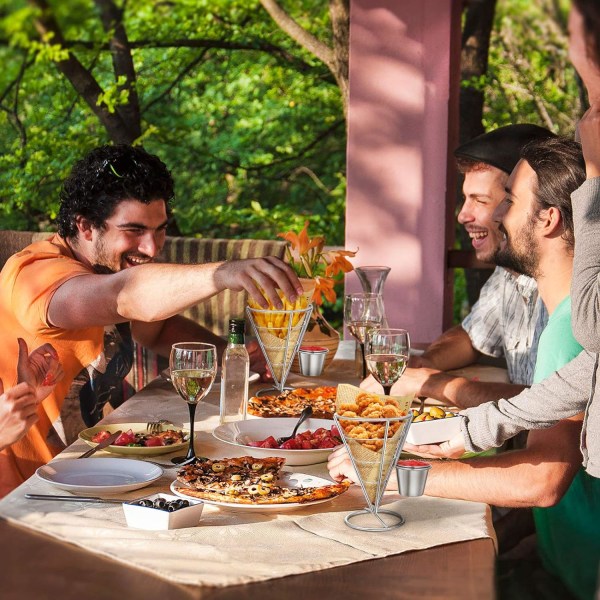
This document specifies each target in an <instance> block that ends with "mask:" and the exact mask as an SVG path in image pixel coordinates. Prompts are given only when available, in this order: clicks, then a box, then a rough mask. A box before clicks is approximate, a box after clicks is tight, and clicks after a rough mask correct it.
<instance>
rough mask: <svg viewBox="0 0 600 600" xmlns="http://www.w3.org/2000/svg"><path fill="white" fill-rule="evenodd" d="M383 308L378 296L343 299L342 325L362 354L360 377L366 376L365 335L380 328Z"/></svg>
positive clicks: (362, 295) (358, 296)
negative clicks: (354, 340) (352, 337)
mask: <svg viewBox="0 0 600 600" xmlns="http://www.w3.org/2000/svg"><path fill="white" fill-rule="evenodd" d="M382 319H383V306H382V304H381V296H379V294H370V293H366V292H363V293H358V294H346V296H345V297H344V323H345V325H346V327H347V328H348V331H349V332H350V333H351V334H352V335H353V336H354V337H355V338H356V341H357V342H358V343H359V345H360V351H361V354H362V377H363V379H364V378H365V377H366V376H367V367H366V363H365V342H366V339H367V334H368V333H369V332H370V331H373V330H374V329H379V328H380V327H381V321H382Z"/></svg>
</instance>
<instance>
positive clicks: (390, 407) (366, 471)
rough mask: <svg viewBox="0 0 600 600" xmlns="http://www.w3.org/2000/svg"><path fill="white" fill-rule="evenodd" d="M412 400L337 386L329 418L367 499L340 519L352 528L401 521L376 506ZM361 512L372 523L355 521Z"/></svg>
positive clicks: (395, 456)
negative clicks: (333, 422)
mask: <svg viewBox="0 0 600 600" xmlns="http://www.w3.org/2000/svg"><path fill="white" fill-rule="evenodd" d="M412 399H413V397H412V396H393V397H392V396H383V395H381V394H372V393H369V392H365V391H364V390H361V389H360V388H357V387H355V386H352V385H348V384H340V385H339V386H338V391H337V397H336V412H335V414H334V416H333V418H334V420H335V422H336V425H337V426H338V429H339V432H340V434H341V436H342V440H343V442H344V445H345V446H346V449H347V451H348V454H349V456H350V459H351V461H352V465H353V466H354V470H355V471H356V474H357V476H358V480H359V483H360V486H361V487H362V490H363V493H364V495H365V499H366V501H367V507H366V508H364V509H362V510H358V511H354V512H352V513H350V514H349V515H347V516H346V517H345V519H344V521H345V522H346V524H347V525H348V526H350V527H352V528H354V529H360V530H362V531H387V530H389V529H392V528H394V527H398V526H400V525H402V524H403V523H404V518H403V517H402V516H401V515H400V514H398V513H397V512H394V511H391V510H385V509H382V508H380V505H381V500H382V497H383V492H384V491H385V488H386V485H387V482H388V480H389V478H390V475H391V474H392V471H393V470H394V468H395V465H396V463H397V462H398V457H399V456H400V452H401V451H402V447H403V446H404V441H405V439H406V435H407V434H408V429H409V427H410V423H411V421H412V414H411V413H410V411H409V407H410V404H411V402H412ZM364 515H372V516H373V517H375V519H376V522H375V523H376V524H375V526H369V525H359V524H357V522H356V521H357V518H358V517H359V516H364ZM386 515H387V518H386ZM390 517H391V518H390ZM353 519H354V522H353Z"/></svg>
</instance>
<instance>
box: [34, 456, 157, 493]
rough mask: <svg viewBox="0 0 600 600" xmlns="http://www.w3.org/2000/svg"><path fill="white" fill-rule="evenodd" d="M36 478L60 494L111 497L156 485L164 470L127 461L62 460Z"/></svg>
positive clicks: (55, 462) (45, 466) (140, 461)
mask: <svg viewBox="0 0 600 600" xmlns="http://www.w3.org/2000/svg"><path fill="white" fill-rule="evenodd" d="M35 474H36V475H37V476H38V477H39V478H40V479H41V480H43V481H45V482H46V483H49V484H51V485H53V486H55V487H57V488H60V489H62V490H69V491H70V492H81V493H83V494H88V493H100V492H103V493H106V494H110V493H113V492H128V491H131V490H137V489H140V488H143V487H146V486H147V485H149V484H151V483H152V482H153V481H156V480H157V479H158V478H159V477H160V476H161V475H162V474H163V470H162V469H161V468H160V467H158V466H157V465H153V464H150V463H146V462H144V461H142V460H131V459H128V458H65V459H63V460H55V461H53V462H50V463H48V464H47V465H44V466H43V467H40V468H39V469H38V470H37V471H36V472H35Z"/></svg>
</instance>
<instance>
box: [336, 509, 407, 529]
mask: <svg viewBox="0 0 600 600" xmlns="http://www.w3.org/2000/svg"><path fill="white" fill-rule="evenodd" d="M381 513H385V514H386V515H390V516H392V517H393V519H392V522H391V523H386V521H385V520H384V519H382V518H381V517H380V514H381ZM360 515H373V516H374V517H376V518H377V519H378V520H379V522H380V523H381V527H364V526H362V525H356V524H355V523H351V522H350V521H351V519H353V518H354V517H358V516H360ZM344 522H345V523H346V525H348V527H352V529H358V530H360V531H389V530H390V529H394V528H396V527H400V525H404V517H403V516H402V515H400V514H398V513H397V512H394V511H393V510H385V509H383V508H380V509H379V510H378V511H377V512H375V511H373V510H369V509H368V508H363V509H362V510H355V511H354V512H351V513H350V514H349V515H347V516H346V517H345V518H344Z"/></svg>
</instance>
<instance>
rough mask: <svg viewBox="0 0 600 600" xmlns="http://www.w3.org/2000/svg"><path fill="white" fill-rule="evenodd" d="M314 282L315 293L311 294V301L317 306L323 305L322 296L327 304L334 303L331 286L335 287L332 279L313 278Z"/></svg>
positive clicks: (333, 292) (333, 293)
mask: <svg viewBox="0 0 600 600" xmlns="http://www.w3.org/2000/svg"><path fill="white" fill-rule="evenodd" d="M315 281H316V283H317V285H316V286H315V291H314V292H313V296H312V301H313V302H314V303H315V304H316V305H317V306H321V305H322V304H323V296H325V299H326V300H328V301H329V302H335V297H336V296H335V291H334V289H333V286H334V285H335V281H334V280H333V279H329V277H315Z"/></svg>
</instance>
